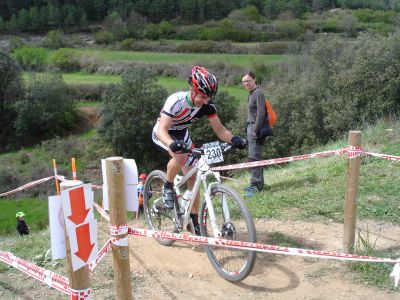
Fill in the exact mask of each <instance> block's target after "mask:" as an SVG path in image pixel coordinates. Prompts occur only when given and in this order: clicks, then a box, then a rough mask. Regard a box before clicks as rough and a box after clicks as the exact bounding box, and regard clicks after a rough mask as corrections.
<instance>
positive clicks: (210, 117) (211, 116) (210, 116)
mask: <svg viewBox="0 0 400 300" xmlns="http://www.w3.org/2000/svg"><path fill="white" fill-rule="evenodd" d="M216 116H217V114H212V115H209V116H207V118H209V119H212V118H215V117H216Z"/></svg>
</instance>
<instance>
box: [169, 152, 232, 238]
mask: <svg viewBox="0 0 400 300" xmlns="http://www.w3.org/2000/svg"><path fill="white" fill-rule="evenodd" d="M194 174H196V179H195V182H194V185H193V190H192V197H191V199H189V201H190V203H189V206H188V207H187V208H186V211H185V212H184V218H183V224H182V226H186V225H187V224H188V223H189V217H190V211H191V209H192V206H193V203H194V199H195V197H196V195H197V193H198V192H199V190H200V182H202V183H203V187H204V199H205V201H206V202H207V208H208V213H209V215H210V220H211V224H212V229H213V233H214V237H221V236H222V234H221V231H220V230H219V229H218V225H217V222H216V217H215V213H214V207H213V205H212V201H211V190H212V188H213V187H214V186H215V185H218V184H221V176H220V174H219V172H214V171H212V170H211V168H210V166H209V164H208V163H207V162H206V160H205V158H204V156H203V155H202V156H201V157H200V158H199V159H198V161H197V163H196V164H195V167H193V168H191V169H190V170H189V171H188V173H187V174H185V175H184V176H180V175H177V176H176V177H175V181H174V188H175V192H176V195H177V197H178V199H179V197H182V196H181V195H182V194H181V191H180V188H181V187H182V186H183V185H184V184H185V183H186V182H187V181H188V180H189V179H190V178H191V177H192V176H193V175H194ZM210 175H212V176H213V177H214V178H215V179H216V180H217V181H216V182H212V183H210V184H208V183H207V177H208V176H210ZM222 201H223V204H222V205H223V207H225V206H226V202H225V201H224V199H222ZM223 211H224V216H225V218H226V219H227V220H230V216H229V210H228V209H223Z"/></svg>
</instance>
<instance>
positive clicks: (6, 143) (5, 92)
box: [0, 51, 23, 151]
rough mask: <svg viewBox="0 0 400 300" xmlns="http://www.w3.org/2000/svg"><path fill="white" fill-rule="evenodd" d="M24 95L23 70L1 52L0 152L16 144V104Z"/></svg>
mask: <svg viewBox="0 0 400 300" xmlns="http://www.w3.org/2000/svg"><path fill="white" fill-rule="evenodd" d="M22 95H23V83H22V76H21V69H20V68H19V66H18V65H17V63H16V62H15V60H14V59H12V58H11V57H10V56H9V55H8V54H6V53H4V52H1V51H0V140H1V143H0V151H3V150H7V149H10V147H11V146H12V144H13V143H14V142H15V134H14V132H15V130H14V126H13V124H14V121H15V118H16V112H15V107H14V104H15V102H16V101H17V100H18V99H20V98H21V97H22Z"/></svg>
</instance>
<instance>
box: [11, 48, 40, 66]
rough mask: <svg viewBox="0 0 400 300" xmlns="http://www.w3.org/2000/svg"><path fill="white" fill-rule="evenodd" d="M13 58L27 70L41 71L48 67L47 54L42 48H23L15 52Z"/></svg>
mask: <svg viewBox="0 0 400 300" xmlns="http://www.w3.org/2000/svg"><path fill="white" fill-rule="evenodd" d="M13 57H14V58H15V60H16V61H17V62H18V63H19V65H20V66H21V67H22V68H24V69H25V70H28V71H41V70H43V68H44V66H45V65H46V60H47V52H46V50H45V49H44V48H41V47H22V48H19V49H16V50H15V51H14V53H13Z"/></svg>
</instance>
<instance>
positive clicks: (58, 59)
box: [50, 48, 80, 72]
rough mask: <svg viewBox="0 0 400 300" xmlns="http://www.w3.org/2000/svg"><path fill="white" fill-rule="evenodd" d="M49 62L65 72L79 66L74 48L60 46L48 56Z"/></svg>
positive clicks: (77, 55)
mask: <svg viewBox="0 0 400 300" xmlns="http://www.w3.org/2000/svg"><path fill="white" fill-rule="evenodd" d="M50 63H51V64H52V65H54V66H56V67H58V68H60V70H62V71H65V72H73V71H76V70H79V68H80V57H79V54H78V52H76V51H75V50H74V49H69V48H61V49H59V50H57V51H56V52H54V53H53V55H52V56H51V57H50Z"/></svg>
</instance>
